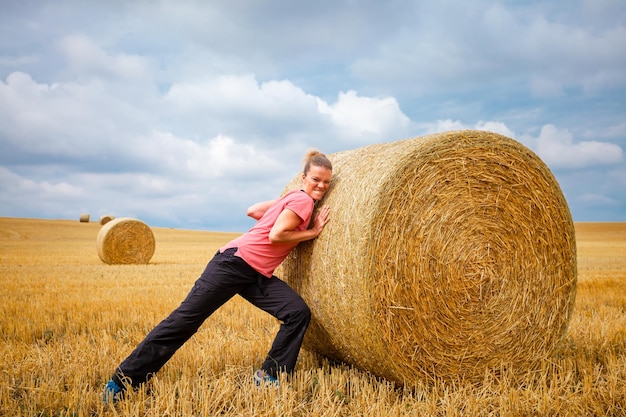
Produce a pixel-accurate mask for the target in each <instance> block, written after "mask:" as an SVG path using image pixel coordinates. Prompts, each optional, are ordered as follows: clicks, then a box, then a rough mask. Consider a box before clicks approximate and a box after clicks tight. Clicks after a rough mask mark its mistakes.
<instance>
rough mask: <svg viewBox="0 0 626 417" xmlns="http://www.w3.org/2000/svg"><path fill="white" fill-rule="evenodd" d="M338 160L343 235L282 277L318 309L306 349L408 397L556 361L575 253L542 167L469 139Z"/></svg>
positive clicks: (303, 248) (306, 251)
mask: <svg viewBox="0 0 626 417" xmlns="http://www.w3.org/2000/svg"><path fill="white" fill-rule="evenodd" d="M329 157H330V159H331V161H332V163H333V183H332V185H331V189H330V190H329V192H328V194H327V195H326V197H325V199H324V201H323V203H325V204H328V205H329V206H330V207H331V216H332V217H331V221H330V223H329V224H328V225H327V226H326V228H325V229H324V232H323V233H322V234H321V235H320V236H319V237H318V238H317V239H315V240H313V241H309V242H304V243H301V244H300V245H298V247H297V248H296V249H295V250H294V251H293V252H292V253H291V254H290V256H289V257H288V258H287V259H286V260H285V262H284V263H283V265H282V266H281V267H280V268H279V269H278V270H277V271H276V274H277V275H278V276H280V277H282V278H283V279H285V280H286V281H287V282H288V283H289V284H290V285H291V286H292V287H293V288H294V289H295V290H296V291H297V292H298V293H300V294H301V295H302V297H303V298H304V299H305V300H306V301H307V303H308V304H309V306H310V308H311V311H312V315H313V318H312V322H311V325H310V327H309V330H308V331H307V334H306V337H305V341H304V347H305V348H308V349H310V350H313V351H316V352H318V353H320V354H322V355H324V356H327V357H329V358H332V359H335V360H340V361H344V362H347V363H349V364H352V365H354V366H356V367H358V368H361V369H364V370H367V371H369V372H371V373H373V374H375V375H378V376H381V377H384V378H387V379H389V380H392V381H395V382H397V383H400V384H408V385H411V384H413V383H415V382H416V381H417V380H418V379H420V378H444V379H445V378H458V377H462V378H466V379H470V380H479V379H481V378H482V377H483V376H484V374H485V372H486V371H487V370H498V369H504V368H509V369H514V370H518V371H521V372H524V371H526V370H528V369H530V368H533V367H535V366H538V364H540V363H541V361H542V360H544V359H546V358H547V357H549V356H550V355H551V354H552V352H553V351H554V349H555V347H556V346H557V345H558V343H559V342H560V340H561V339H562V337H563V336H564V334H565V331H566V328H567V325H568V323H569V320H570V316H571V313H572V309H573V305H574V298H575V290H576V274H577V271H576V244H575V236H574V225H573V222H572V219H571V214H570V212H569V208H568V206H567V203H566V201H565V198H564V197H563V194H562V192H561V190H560V188H559V186H558V183H557V181H556V180H555V178H554V177H553V175H552V173H551V172H550V171H549V169H548V168H547V167H546V165H545V164H544V163H543V162H542V161H541V160H540V159H539V158H538V157H537V156H536V155H535V154H534V153H532V152H531V151H530V150H529V149H527V148H526V147H524V146H523V145H521V144H519V143H518V142H516V141H514V140H512V139H509V138H506V137H504V136H501V135H498V134H495V133H489V132H483V131H457V132H446V133H441V134H435V135H429V136H424V137H420V138H414V139H409V140H404V141H399V142H392V143H385V144H379V145H372V146H368V147H364V148H359V149H355V150H351V151H345V152H340V153H336V154H333V155H329ZM299 178H300V176H299V175H298V176H296V178H295V179H294V180H293V181H292V183H291V184H289V185H288V186H287V188H286V189H287V190H288V189H293V188H296V187H299V186H300V179H299Z"/></svg>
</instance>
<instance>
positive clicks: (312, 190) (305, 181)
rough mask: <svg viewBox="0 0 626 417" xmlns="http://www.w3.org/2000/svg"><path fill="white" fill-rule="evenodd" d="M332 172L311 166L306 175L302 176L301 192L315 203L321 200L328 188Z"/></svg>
mask: <svg viewBox="0 0 626 417" xmlns="http://www.w3.org/2000/svg"><path fill="white" fill-rule="evenodd" d="M332 175H333V172H332V171H331V170H330V169H328V168H325V167H320V166H315V165H311V167H310V168H309V171H308V172H307V173H306V174H302V190H304V192H305V193H307V194H308V195H310V196H311V198H312V199H313V200H315V201H318V200H321V199H322V197H324V194H326V191H328V188H329V187H330V179H331V177H332Z"/></svg>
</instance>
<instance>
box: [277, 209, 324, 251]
mask: <svg viewBox="0 0 626 417" xmlns="http://www.w3.org/2000/svg"><path fill="white" fill-rule="evenodd" d="M329 214H330V208H329V207H328V206H323V207H322V208H321V209H320V210H319V212H318V213H317V215H316V216H315V219H314V220H313V227H311V228H310V229H306V230H296V227H298V226H299V225H300V223H302V219H301V218H300V217H299V216H298V215H297V214H296V213H294V212H293V211H291V210H289V209H284V210H283V211H282V212H281V213H280V214H279V215H278V218H277V219H276V222H275V223H274V226H272V229H271V230H270V234H269V239H270V242H272V243H293V242H303V241H305V240H310V239H314V238H316V237H317V236H319V234H320V233H322V230H324V226H326V224H327V223H328V221H329V220H330V217H329Z"/></svg>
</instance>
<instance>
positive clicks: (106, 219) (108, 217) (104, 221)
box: [100, 214, 115, 226]
mask: <svg viewBox="0 0 626 417" xmlns="http://www.w3.org/2000/svg"><path fill="white" fill-rule="evenodd" d="M114 218H115V216H112V215H110V214H103V215H102V216H100V224H101V225H102V226H104V225H105V224H107V223H108V222H110V221H111V220H113V219H114Z"/></svg>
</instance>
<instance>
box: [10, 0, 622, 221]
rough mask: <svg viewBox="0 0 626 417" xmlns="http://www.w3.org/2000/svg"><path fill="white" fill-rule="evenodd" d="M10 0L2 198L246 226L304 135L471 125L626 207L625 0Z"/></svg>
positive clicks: (364, 138)
mask: <svg viewBox="0 0 626 417" xmlns="http://www.w3.org/2000/svg"><path fill="white" fill-rule="evenodd" d="M1 7H2V13H1V14H0V216H8V217H34V218H49V219H78V217H79V215H80V213H89V214H90V215H91V216H92V219H95V220H98V219H99V217H100V215H102V214H113V215H115V216H117V217H127V216H129V217H135V218H139V219H142V220H144V221H146V222H147V223H149V224H150V225H151V226H155V227H175V228H188V229H201V230H225V231H245V230H246V229H247V228H248V227H249V226H250V225H251V224H252V221H251V220H249V219H246V217H245V209H246V207H248V206H249V205H250V204H252V203H254V202H256V201H260V200H266V199H269V198H273V197H276V196H277V195H278V194H279V193H280V192H281V191H282V190H283V188H284V187H285V185H286V184H287V183H288V182H289V181H290V180H291V179H292V178H293V177H294V176H295V175H296V174H297V173H298V171H299V170H300V168H301V161H302V157H303V155H304V153H305V152H306V151H307V150H308V149H309V148H312V147H315V148H318V149H320V150H322V151H324V152H326V153H333V152H337V151H342V150H347V149H354V148H358V147H361V146H366V145H370V144H373V143H380V142H389V141H396V140H401V139H406V138H410V137H415V136H423V135H426V134H430V133H435V132H441V131H447V130H456V129H466V128H471V129H483V130H490V131H494V132H497V133H501V134H504V135H506V136H509V137H511V138H514V139H516V140H518V141H520V142H522V143H523V144H525V145H526V146H528V147H529V148H530V149H532V150H533V151H534V152H536V153H537V154H538V155H539V156H540V157H541V158H542V159H543V160H544V161H545V162H546V164H547V165H548V166H549V167H550V169H551V170H552V172H553V173H554V174H555V176H556V178H557V179H558V181H559V183H560V185H561V188H562V189H563V192H564V193H565V196H566V198H567V200H568V203H569V206H570V210H571V212H572V215H573V218H574V220H575V221H626V98H625V97H626V2H624V0H566V1H558V2H556V1H533V0H525V1H513V0H512V1H501V2H498V1H486V0H475V1H466V0H439V1H430V0H428V1H427V0H423V1H422V0H388V1H379V0H318V1H315V2H313V1H308V2H304V1H287V0H283V1H278V0H228V1H226V0H223V1H209V0H207V1H204V0H196V1H193V0H161V1H158V0H155V1H133V0H128V1H123V0H112V1H88V0H86V1H85V0H55V1H32V0H21V1H10V0H2V1H1Z"/></svg>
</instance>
